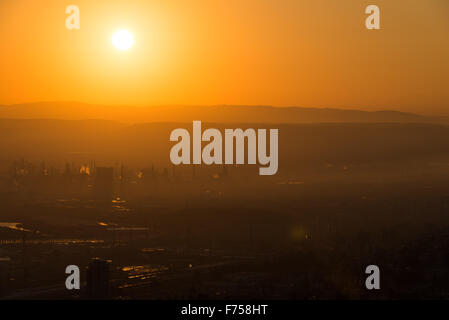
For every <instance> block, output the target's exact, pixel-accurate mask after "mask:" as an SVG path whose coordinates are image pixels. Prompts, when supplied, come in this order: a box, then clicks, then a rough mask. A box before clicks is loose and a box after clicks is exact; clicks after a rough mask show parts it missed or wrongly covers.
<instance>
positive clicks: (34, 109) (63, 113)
mask: <svg viewBox="0 0 449 320" xmlns="http://www.w3.org/2000/svg"><path fill="white" fill-rule="evenodd" d="M0 118H3V119H60V120H86V119H101V120H112V121H119V122H124V123H129V124H131V123H144V122H191V121H193V120H201V121H203V122H215V123H332V122H360V123H380V122H384V123H385V122H387V123H389V122H397V123H449V119H448V118H447V117H428V116H423V115H418V114H413V113H406V112H398V111H388V110H386V111H361V110H346V109H345V110H343V109H331V108H301V107H283V108H278V107H272V106H224V105H222V106H157V107H133V106H104V105H91V104H85V103H78V102H40V103H29V104H16V105H3V106H0Z"/></svg>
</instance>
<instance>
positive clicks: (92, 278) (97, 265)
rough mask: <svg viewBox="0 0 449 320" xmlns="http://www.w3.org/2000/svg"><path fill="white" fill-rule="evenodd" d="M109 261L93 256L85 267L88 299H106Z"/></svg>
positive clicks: (107, 295)
mask: <svg viewBox="0 0 449 320" xmlns="http://www.w3.org/2000/svg"><path fill="white" fill-rule="evenodd" d="M109 265H110V261H108V260H103V259H100V258H94V259H92V260H91V262H90V263H89V266H88V267H87V293H88V296H89V299H107V298H109V295H110V290H109V289H110V288H109V278H110V276H109Z"/></svg>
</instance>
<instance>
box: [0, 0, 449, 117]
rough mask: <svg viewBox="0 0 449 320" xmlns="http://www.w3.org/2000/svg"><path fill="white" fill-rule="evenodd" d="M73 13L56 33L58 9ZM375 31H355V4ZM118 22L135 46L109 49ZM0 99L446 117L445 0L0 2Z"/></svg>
mask: <svg viewBox="0 0 449 320" xmlns="http://www.w3.org/2000/svg"><path fill="white" fill-rule="evenodd" d="M70 4H76V5H78V6H79V8H80V10H81V29H80V30H72V31H70V30H67V29H66V27H65V19H66V17H67V15H66V14H65V7H66V6H67V5H70ZM369 4H377V5H379V7H380V8H381V28H382V30H378V31H369V30H366V28H365V22H364V21H365V18H366V15H365V13H364V11H365V7H366V6H367V5H369ZM117 29H127V30H129V31H130V32H132V33H133V34H134V36H135V46H134V47H133V48H132V49H131V50H129V51H126V52H120V51H117V50H116V49H115V48H114V47H113V46H112V43H111V36H112V34H113V32H114V31H115V30H117ZM0 39H1V41H0V104H12V103H21V102H34V101H56V100H57V101H59V100H64V101H82V102H89V103H99V104H129V105H160V104H200V105H210V104H245V105H257V104H263V105H277V106H291V105H295V106H307V107H339V108H359V109H366V110H372V109H396V110H404V111H414V112H421V113H444V114H449V81H448V78H449V1H448V0H419V1H418V0H370V1H363V0H314V1H310V0H307V1H305V0H304V1H301V0H226V1H218V0H216V1H215V0H189V1H185V0H158V1H152V0H95V1H92V0H39V1H36V0H0Z"/></svg>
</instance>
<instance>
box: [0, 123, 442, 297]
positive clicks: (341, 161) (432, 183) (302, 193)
mask: <svg viewBox="0 0 449 320" xmlns="http://www.w3.org/2000/svg"><path fill="white" fill-rule="evenodd" d="M154 126H156V127H157V128H159V129H158V130H162V129H161V126H163V125H162V124H159V125H154ZM154 126H153V127H151V128H148V127H140V128H133V129H132V130H131V129H128V130H131V131H126V134H129V135H132V136H133V137H141V136H142V135H144V133H145V132H148V130H150V131H151V130H155V129H154ZM283 128H284V129H282V128H281V129H280V130H281V131H280V137H281V138H280V139H282V134H286V133H288V134H289V135H288V137H289V138H288V139H289V140H288V141H285V140H281V141H280V150H281V152H280V158H279V159H280V160H279V162H280V165H279V168H280V170H279V174H278V175H275V176H272V177H261V176H258V174H257V172H258V171H257V169H258V167H257V166H248V167H246V166H243V167H234V166H226V167H221V166H213V167H198V168H196V169H195V170H193V169H192V168H191V167H176V168H173V167H171V166H169V165H167V164H165V165H164V164H162V163H160V162H158V161H156V160H155V161H154V163H153V162H152V160H151V159H153V158H152V157H154V158H155V159H156V158H160V159H163V158H164V155H165V157H167V154H166V153H165V151H166V150H165V147H164V149H163V151H162V152H161V151H160V149H157V148H156V149H152V148H151V147H148V149H146V150H145V151H142V149H141V147H142V146H143V141H144V140H145V138H144V137H142V138H141V140H138V139H137V138H136V139H135V140H132V141H134V147H135V149H133V150H131V149H132V146H133V144H131V146H129V148H130V149H128V152H127V153H126V154H127V155H128V156H129V158H130V159H129V161H130V162H129V163H130V164H128V163H126V162H124V161H122V160H120V159H117V158H114V157H112V154H113V153H114V152H118V151H116V150H115V145H114V143H113V142H111V141H110V142H109V143H106V142H104V141H103V142H104V143H103V144H101V143H100V142H98V141H97V140H95V138H96V139H100V138H101V132H100V133H98V134H97V135H94V136H93V137H92V139H93V140H95V141H91V142H89V143H88V144H87V147H86V148H87V149H89V148H93V146H94V145H96V144H97V143H99V144H101V145H102V146H103V147H104V148H105V149H107V148H110V149H108V150H109V151H107V152H106V151H104V150H98V152H103V151H104V153H103V155H102V157H103V158H102V159H101V161H96V162H95V159H91V158H90V159H89V158H88V156H86V155H80V154H79V153H76V154H75V155H73V157H72V158H67V159H66V160H65V162H64V161H61V160H60V159H58V157H59V158H63V157H64V156H67V157H69V156H70V155H69V153H67V152H66V151H67V150H68V148H69V147H68V146H66V145H63V144H60V145H59V144H58V143H59V142H60V141H59V140H55V141H54V144H53V145H51V146H48V148H47V149H48V150H51V152H50V151H49V152H50V153H44V154H43V155H42V157H41V158H39V159H40V161H39V160H36V159H38V158H37V156H38V153H39V150H33V152H32V153H30V154H29V155H30V159H27V158H17V157H16V154H15V153H14V152H17V153H20V152H22V153H23V154H24V155H26V154H27V153H26V148H30V150H31V146H29V145H27V144H26V143H25V142H26V139H25V138H24V137H25V136H27V132H26V130H25V131H23V130H22V131H21V135H22V136H23V140H20V139H19V140H17V141H18V142H17V143H18V145H17V146H16V147H13V145H12V144H7V143H6V142H5V141H6V140H5V139H6V138H5V136H4V137H3V138H2V139H3V140H2V141H1V142H2V143H3V144H4V145H3V147H4V150H8V148H7V147H8V146H9V148H10V151H8V153H6V154H3V155H2V156H1V161H2V163H4V164H5V165H4V166H3V170H2V175H1V190H0V191H1V192H0V201H1V208H2V209H1V211H0V268H1V273H0V278H1V279H0V295H1V297H2V298H5V299H19V298H20V299H86V298H89V293H88V290H87V288H88V286H87V283H86V281H87V272H86V267H87V266H88V265H89V263H90V262H91V259H92V258H94V257H98V258H101V259H105V260H110V263H109V273H108V276H109V282H108V285H109V290H108V291H107V293H105V294H104V296H103V298H111V299H173V298H175V299H184V298H185V299H191V298H202V299H236V298H238V299H256V298H257V299H387V298H392V299H404V298H414V299H440V298H447V297H448V295H449V271H448V270H449V255H448V252H449V148H446V145H447V146H449V134H448V133H449V131H448V128H447V127H444V126H431V125H417V124H415V125H392V124H389V125H378V126H376V125H370V126H368V127H365V126H363V127H362V126H359V125H317V126H299V127H297V126H287V127H283ZM22 129H23V128H22ZM3 130H4V131H5V130H6V131H7V129H6V128H5V127H3ZM67 130H70V128H68V129H67ZM89 130H90V129H89ZM92 130H93V129H92ZM6 131H5V132H6ZM166 131H167V132H169V130H166V129H163V132H164V134H166V133H167V132H166ZM161 132H162V131H161ZM103 133H104V132H103ZM16 134H18V133H16ZM164 134H161V133H160V134H159V136H158V135H151V136H152V137H153V138H154V139H156V138H155V137H159V138H160V137H161V136H162V137H166V136H165V135H164ZM50 136H51V135H48V137H47V136H45V135H44V137H43V138H42V139H44V140H45V139H50V138H49V137H50ZM99 136H100V138H98V137H99ZM81 138H82V139H84V138H85V137H84V135H83V136H82V137H81ZM81 138H80V139H81ZM412 138H413V139H412ZM67 139H68V140H66V143H68V142H67V141H72V142H73V141H75V140H76V139H78V138H77V137H76V135H75V134H73V135H70V136H69V137H68V138H67ZM101 139H103V138H101ZM160 139H162V138H160ZM164 139H165V138H164ZM49 141H50V140H49ZM114 141H115V140H114ZM164 141H165V140H164ZM41 143H44V142H42V141H41ZM161 143H162V142H161ZM155 144H156V142H155ZM58 146H59V147H58ZM72 147H73V146H72ZM287 147H289V148H290V149H288V148H287ZM20 148H21V149H20ZM61 148H62V149H61ZM76 148H77V150H81V151H83V148H82V143H81V142H79V144H77V145H76ZM73 150H75V149H73ZM158 150H159V151H158ZM289 150H290V151H289ZM446 150H448V151H446ZM139 152H144V153H145V155H146V157H147V158H145V157H143V154H142V157H140V156H139V154H140V153H139ZM152 152H153V153H152ZM158 152H159V153H158ZM52 155H57V157H56V156H52ZM13 157H16V158H15V159H16V160H10V159H9V158H13ZM47 157H48V158H47ZM80 157H86V158H85V159H84V160H80ZM108 157H109V158H108ZM132 157H134V158H136V159H147V161H146V164H138V163H135V164H134V163H133V161H131V158H132ZM105 159H109V162H108V163H106V160H105ZM141 161H142V160H141ZM104 167H110V168H112V169H111V170H112V173H111V174H112V176H111V180H110V181H109V180H107V179H106V181H102V180H101V179H100V175H99V172H100V171H101V170H104V169H101V168H104ZM108 181H109V182H108ZM99 186H101V188H100V187H99ZM370 264H375V265H378V266H379V267H380V270H381V290H379V291H368V290H366V288H365V279H366V276H367V275H366V274H365V268H366V266H368V265H370ZM68 265H77V266H79V267H80V269H81V290H80V291H69V290H66V289H65V279H66V276H67V275H66V274H65V268H66V267H67V266H68Z"/></svg>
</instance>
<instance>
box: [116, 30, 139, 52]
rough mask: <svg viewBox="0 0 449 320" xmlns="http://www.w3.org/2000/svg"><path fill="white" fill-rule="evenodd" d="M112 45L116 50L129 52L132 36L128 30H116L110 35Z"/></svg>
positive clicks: (132, 42) (132, 40) (132, 41)
mask: <svg viewBox="0 0 449 320" xmlns="http://www.w3.org/2000/svg"><path fill="white" fill-rule="evenodd" d="M112 44H113V45H114V47H115V48H116V49H117V50H120V51H126V50H129V49H130V48H131V47H132V46H133V44H134V36H133V34H132V33H131V32H129V31H128V30H118V31H116V32H114V34H113V35H112Z"/></svg>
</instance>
